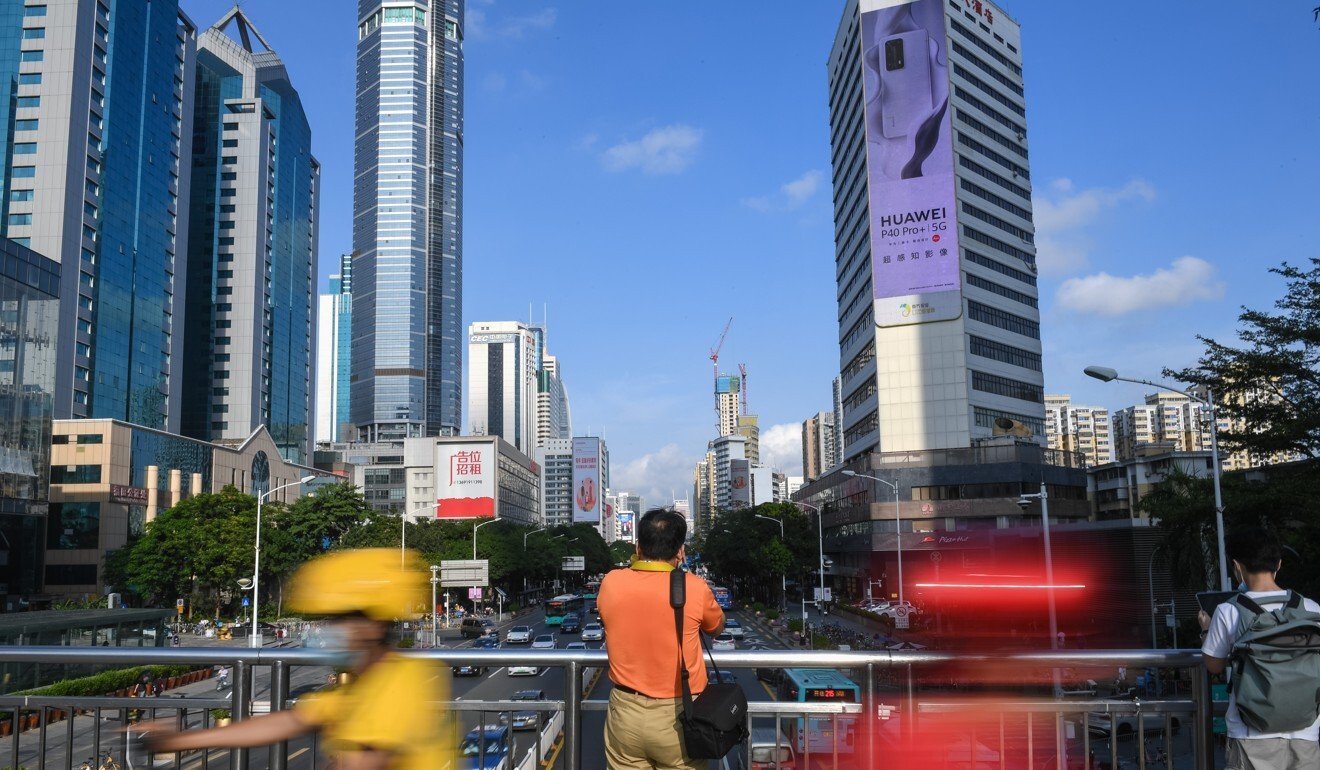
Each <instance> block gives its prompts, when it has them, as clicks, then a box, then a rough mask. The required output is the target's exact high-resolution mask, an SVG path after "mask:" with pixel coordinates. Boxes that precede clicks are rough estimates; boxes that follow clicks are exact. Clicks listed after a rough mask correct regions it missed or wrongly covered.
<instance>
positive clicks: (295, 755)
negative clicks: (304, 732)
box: [289, 746, 308, 760]
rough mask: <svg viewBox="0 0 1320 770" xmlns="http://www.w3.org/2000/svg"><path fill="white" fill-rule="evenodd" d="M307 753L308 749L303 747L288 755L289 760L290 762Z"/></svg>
mask: <svg viewBox="0 0 1320 770" xmlns="http://www.w3.org/2000/svg"><path fill="white" fill-rule="evenodd" d="M307 752H308V748H307V747H306V746H304V747H302V748H301V749H298V750H297V751H295V752H293V753H292V754H290V755H289V759H290V760H294V759H297V758H298V757H301V756H302V755H303V754H306V753H307Z"/></svg>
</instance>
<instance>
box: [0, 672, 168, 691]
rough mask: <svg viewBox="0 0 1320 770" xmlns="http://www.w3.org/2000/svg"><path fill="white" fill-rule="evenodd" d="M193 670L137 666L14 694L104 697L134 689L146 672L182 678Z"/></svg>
mask: <svg viewBox="0 0 1320 770" xmlns="http://www.w3.org/2000/svg"><path fill="white" fill-rule="evenodd" d="M193 670H194V669H193V667H192V666H137V667H134V668H124V669H118V670H115V671H102V672H101V673H99V674H93V675H91V676H84V677H79V678H77V679H65V680H64V681H62V682H56V683H54V684H51V685H47V686H45V687H38V688H36V689H35V690H25V691H23V692H22V693H13V694H14V695H40V696H47V697H81V696H85V695H91V696H95V695H104V694H106V693H108V692H114V691H115V690H123V689H125V688H128V687H132V686H133V685H135V684H137V680H138V677H139V676H140V675H141V674H142V672H144V671H145V672H148V673H150V674H151V678H152V679H156V678H158V677H162V676H164V677H171V676H180V675H182V674H186V673H188V672H189V671H193Z"/></svg>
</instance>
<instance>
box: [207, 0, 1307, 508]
mask: <svg viewBox="0 0 1320 770" xmlns="http://www.w3.org/2000/svg"><path fill="white" fill-rule="evenodd" d="M842 5H843V4H842V2H841V0H839V1H835V0H812V2H808V3H803V2H789V0H766V1H765V2H760V3H756V4H750V3H718V2H710V0H704V1H700V2H698V1H696V0H670V1H669V2H665V3H629V2H618V1H617V0H574V1H573V2H564V3H558V4H547V3H540V2H530V1H529V0H469V5H468V15H469V19H468V29H467V43H466V67H467V72H466V157H465V166H466V189H465V191H464V198H465V202H464V216H465V220H464V221H465V224H464V227H465V241H464V269H465V287H464V292H465V303H464V319H465V323H468V322H472V321H477V320H503V319H509V318H517V319H524V318H527V316H528V310H529V305H530V306H531V307H532V308H533V311H534V316H535V318H536V319H537V320H539V319H540V318H541V315H542V308H543V306H548V309H549V327H550V338H549V339H550V349H551V351H552V352H554V353H555V354H557V355H558V356H559V357H560V360H561V362H562V366H563V369H564V372H565V378H566V382H567V385H568V388H569V392H570V395H571V399H572V409H573V417H574V428H575V430H576V431H577V432H579V433H585V432H587V431H591V432H593V433H596V434H600V435H604V436H605V438H606V440H607V442H608V444H609V446H610V451H611V460H612V469H613V474H614V479H615V482H616V483H615V486H616V488H628V489H632V490H634V491H639V492H641V493H642V494H644V495H646V497H647V498H648V501H650V502H657V503H659V502H668V500H669V498H670V494H671V492H670V491H671V490H673V492H674V493H675V494H677V496H679V497H686V496H687V491H686V490H687V487H688V486H689V485H690V483H691V468H692V463H693V462H695V460H696V459H698V458H699V456H700V455H701V453H702V452H703V451H704V448H705V444H706V441H707V440H709V439H710V438H711V437H712V436H713V434H714V431H715V427H714V426H715V423H714V420H715V415H714V410H713V409H714V408H713V398H712V396H711V365H710V361H709V360H708V358H707V352H708V349H709V348H710V347H711V346H712V345H713V344H714V343H715V340H716V338H717V337H718V336H719V333H720V330H721V329H722V328H723V326H724V324H725V322H726V321H727V320H728V319H729V317H730V316H732V317H733V318H734V321H733V327H732V329H731V330H730V332H729V337H728V340H727V341H726V343H725V346H724V351H723V354H722V356H721V362H722V364H727V366H722V367H721V368H724V369H727V370H730V371H732V370H735V368H736V365H737V364H738V363H746V364H747V366H748V370H749V377H750V397H751V407H752V411H754V412H756V413H759V414H760V416H761V425H762V431H763V453H765V454H768V455H769V456H770V457H771V458H772V459H774V460H775V461H776V464H778V465H781V466H783V467H784V468H785V469H786V470H789V471H790V472H793V471H795V470H797V469H798V468H799V467H800V464H801V462H800V455H799V452H800V448H799V440H798V423H799V422H800V421H801V420H802V419H804V418H805V417H807V416H808V415H810V414H812V413H815V412H816V411H819V410H822V409H828V408H829V403H830V380H831V378H832V377H833V376H834V375H835V374H836V373H837V371H838V346H837V342H836V340H837V324H836V322H835V319H834V314H835V311H836V307H835V301H834V290H835V286H834V279H833V275H834V271H833V268H834V263H833V259H834V246H833V226H832V221H831V209H830V203H829V201H830V190H829V137H828V123H827V108H826V84H825V58H826V55H827V53H828V51H829V48H830V45H831V43H832V42H833V38H834V31H835V28H836V25H837V23H838V17H839V13H840V12H841V9H842ZM1006 5H1007V7H1006V10H1007V11H1008V12H1009V13H1010V15H1012V16H1013V17H1014V18H1016V19H1017V20H1018V21H1019V22H1020V23H1021V24H1022V25H1023V54H1024V57H1025V71H1026V83H1027V98H1028V132H1029V145H1030V151H1031V170H1032V180H1033V183H1034V187H1035V194H1036V225H1037V241H1038V243H1039V245H1040V252H1041V253H1040V264H1041V268H1042V275H1041V284H1040V287H1041V300H1042V306H1041V307H1042V326H1043V340H1044V345H1045V362H1046V388H1047V390H1048V391H1049V392H1052V393H1071V394H1073V396H1074V398H1075V399H1076V400H1078V401H1080V402H1082V403H1094V404H1100V405H1107V406H1110V407H1114V408H1117V407H1121V406H1124V405H1126V404H1130V403H1135V402H1138V401H1140V399H1141V396H1142V392H1141V390H1140V389H1139V388H1137V387H1136V386H1130V387H1129V386H1126V385H1122V384H1117V383H1115V384H1110V385H1104V384H1101V383H1098V382H1095V381H1092V380H1088V379H1086V378H1085V377H1084V376H1082V374H1081V369H1082V367H1083V366H1085V365H1087V364H1089V363H1104V364H1109V365H1112V366H1116V367H1118V368H1120V369H1121V370H1122V371H1123V372H1124V373H1125V374H1128V373H1130V374H1132V375H1139V376H1155V375H1158V373H1159V370H1160V368H1161V367H1162V366H1166V365H1167V366H1181V365H1185V364H1188V363H1190V362H1192V361H1193V360H1194V359H1195V357H1196V355H1197V353H1198V350H1199V347H1198V345H1197V343H1196V340H1195V335H1196V334H1198V333H1201V334H1207V335H1211V336H1221V337H1222V336H1231V334H1232V330H1233V329H1234V328H1235V325H1236V324H1235V322H1236V315H1237V312H1238V308H1239V307H1240V306H1242V305H1248V306H1255V307H1261V306H1267V305H1268V304H1269V303H1270V302H1272V301H1273V299H1274V298H1275V297H1276V296H1277V295H1278V294H1279V288H1280V284H1279V282H1278V281H1277V280H1276V279H1274V277H1273V276H1270V275H1268V274H1267V272H1266V268H1267V267H1269V266H1270V265H1274V264H1277V263H1278V262H1280V261H1282V260H1285V259H1289V260H1293V261H1300V260H1304V259H1306V258H1309V257H1312V256H1316V255H1317V252H1318V250H1317V247H1316V245H1315V244H1316V238H1315V226H1314V223H1315V221H1316V213H1317V210H1320V206H1318V205H1317V203H1318V200H1317V199H1318V197H1320V196H1318V195H1317V187H1316V180H1317V179H1320V153H1318V152H1317V146H1318V145H1317V141H1316V137H1317V136H1320V120H1318V118H1320V98H1318V97H1320V87H1318V85H1317V84H1320V28H1318V27H1317V25H1316V24H1315V23H1314V22H1313V21H1312V18H1311V8H1312V7H1313V6H1314V5H1315V2H1314V0H1305V1H1299V0H1278V1H1276V2H1251V3H1243V2H1235V3H1229V2H1217V1H1210V2H1198V3H1150V2H1136V1H1135V0H1134V1H1130V2H1119V1H1117V0H1112V1H1111V2H1106V3H1080V2H1058V0H1015V1H1014V2H1011V3H1007V4H1006ZM184 7H185V9H186V10H187V11H188V13H189V14H190V15H191V16H192V17H193V19H194V21H196V22H197V23H198V24H199V25H202V26H206V25H209V24H211V23H212V22H214V21H215V20H216V19H218V18H219V17H220V16H221V15H222V14H223V13H224V11H225V10H226V9H227V7H228V4H226V3H222V2H212V1H211V0H206V1H205V2H203V1H200V0H184ZM753 7H755V9H756V12H755V13H751V12H749V10H750V9H751V8H753ZM355 8H356V3H354V2H351V1H350V0H330V1H329V2H313V1H312V0H281V2H272V0H262V1H261V2H251V3H249V4H248V5H247V6H246V10H247V11H248V13H249V15H250V16H251V17H252V18H253V21H254V22H255V23H256V25H257V26H258V27H259V28H260V29H261V31H262V33H263V34H264V35H265V37H266V39H267V40H268V41H269V42H270V43H271V45H272V46H274V48H275V49H276V50H277V51H278V52H279V53H280V54H281V55H282V56H283V57H284V59H285V62H286V63H287V64H288V67H289V70H290V72H291V76H292V78H293V81H294V84H295V86H296V87H297V88H298V89H299V90H300V92H301V94H302V97H303V101H304V103H305V106H306V108H307V111H308V114H309V117H310V120H311V121H312V128H313V142H314V146H315V148H316V153H317V156H318V158H319V159H320V161H321V163H322V169H323V177H322V202H321V217H322V220H321V222H322V223H321V246H320V252H321V266H322V269H321V273H322V276H323V277H324V276H325V275H326V274H328V273H330V272H331V271H332V270H333V269H334V268H335V265H336V260H337V255H338V254H339V253H340V252H341V251H343V250H345V249H347V247H348V245H349V243H350V237H351V207H352V192H351V186H350V185H351V179H352V110H353V76H354V47H355V44H356V29H355V24H356V19H355V16H354V14H355ZM1308 222H1309V223H1311V224H1309V225H1308V224H1307V223H1308ZM1298 223H1300V224H1298Z"/></svg>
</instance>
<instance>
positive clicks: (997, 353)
mask: <svg viewBox="0 0 1320 770" xmlns="http://www.w3.org/2000/svg"><path fill="white" fill-rule="evenodd" d="M971 351H972V355H974V356H980V357H982V358H989V359H991V360H992V361H999V362H1001V363H1005V364H1011V365H1013V366H1020V367H1022V368H1023V369H1030V370H1032V371H1033V372H1039V371H1041V360H1040V354H1039V353H1032V352H1031V351H1029V350H1023V349H1022V348H1015V347H1013V346H1012V345H1005V344H1004V343H1002V342H996V341H995V340H988V339H986V338H985V337H977V336H976V335H972V337H971Z"/></svg>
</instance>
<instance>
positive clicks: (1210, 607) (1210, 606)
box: [1196, 591, 1238, 615]
mask: <svg viewBox="0 0 1320 770" xmlns="http://www.w3.org/2000/svg"><path fill="white" fill-rule="evenodd" d="M1237 595H1238V592H1237V591H1202V592H1200V593H1198V594H1197V595H1196V603H1197V604H1199V605H1201V610H1202V611H1203V612H1204V613H1205V614H1207V615H1214V614H1215V608H1216V607H1218V606H1219V605H1221V604H1223V603H1224V602H1226V601H1228V600H1229V599H1232V598H1233V597H1234V596H1237Z"/></svg>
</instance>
